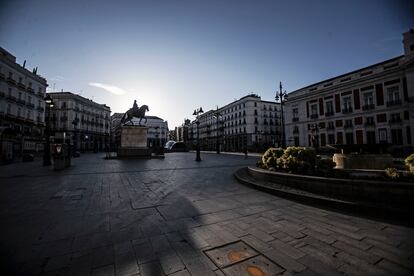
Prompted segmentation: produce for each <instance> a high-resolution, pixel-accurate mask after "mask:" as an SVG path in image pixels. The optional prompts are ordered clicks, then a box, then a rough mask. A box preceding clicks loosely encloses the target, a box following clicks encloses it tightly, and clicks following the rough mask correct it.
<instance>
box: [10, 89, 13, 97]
mask: <svg viewBox="0 0 414 276" xmlns="http://www.w3.org/2000/svg"><path fill="white" fill-rule="evenodd" d="M12 94H13V93H12V89H11V88H10V87H9V97H11V96H12Z"/></svg>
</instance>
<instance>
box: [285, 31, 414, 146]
mask: <svg viewBox="0 0 414 276" xmlns="http://www.w3.org/2000/svg"><path fill="white" fill-rule="evenodd" d="M403 42H404V55H402V56H398V57H395V58H393V59H389V60H386V61H383V62H380V63H377V64H374V65H371V66H368V67H365V68H362V69H359V70H356V71H353V72H350V73H347V74H344V75H341V76H338V77H334V78H331V79H328V80H325V81H321V82H318V83H315V84H312V85H309V86H307V87H304V88H301V89H298V90H296V91H293V92H291V93H289V101H288V102H287V103H286V109H285V110H286V114H285V118H286V120H285V122H286V138H287V144H288V145H296V146H313V147H320V146H321V147H323V146H326V145H328V144H351V145H352V144H378V143H389V144H392V145H393V146H394V147H395V148H396V149H398V148H400V150H401V149H403V150H404V151H409V150H410V149H411V150H412V149H413V138H414V137H413V135H414V132H413V131H414V106H413V104H414V31H413V30H410V31H409V32H407V33H405V34H404V40H403ZM404 148H405V149H404Z"/></svg>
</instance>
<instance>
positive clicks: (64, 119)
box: [60, 116, 68, 122]
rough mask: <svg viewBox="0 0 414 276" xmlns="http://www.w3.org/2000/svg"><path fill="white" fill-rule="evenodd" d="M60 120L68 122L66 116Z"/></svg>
mask: <svg viewBox="0 0 414 276" xmlns="http://www.w3.org/2000/svg"><path fill="white" fill-rule="evenodd" d="M60 120H61V121H62V122H64V121H67V120H68V117H66V116H62V117H60Z"/></svg>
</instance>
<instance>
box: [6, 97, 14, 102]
mask: <svg viewBox="0 0 414 276" xmlns="http://www.w3.org/2000/svg"><path fill="white" fill-rule="evenodd" d="M7 100H8V101H10V102H16V97H14V96H7Z"/></svg>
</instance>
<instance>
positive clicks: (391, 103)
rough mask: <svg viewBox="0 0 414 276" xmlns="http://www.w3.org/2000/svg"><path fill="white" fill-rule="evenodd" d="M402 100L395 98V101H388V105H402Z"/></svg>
mask: <svg viewBox="0 0 414 276" xmlns="http://www.w3.org/2000/svg"><path fill="white" fill-rule="evenodd" d="M401 103H402V102H401V100H400V99H397V100H393V101H388V102H387V107H390V106H396V105H401Z"/></svg>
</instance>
